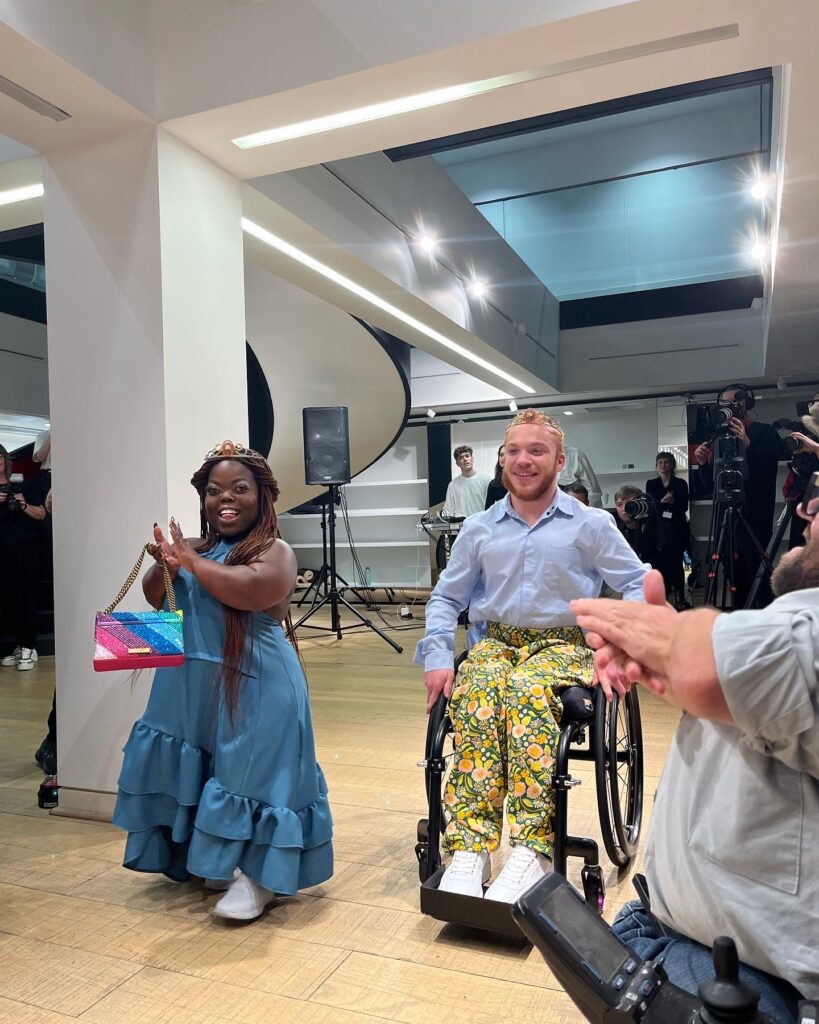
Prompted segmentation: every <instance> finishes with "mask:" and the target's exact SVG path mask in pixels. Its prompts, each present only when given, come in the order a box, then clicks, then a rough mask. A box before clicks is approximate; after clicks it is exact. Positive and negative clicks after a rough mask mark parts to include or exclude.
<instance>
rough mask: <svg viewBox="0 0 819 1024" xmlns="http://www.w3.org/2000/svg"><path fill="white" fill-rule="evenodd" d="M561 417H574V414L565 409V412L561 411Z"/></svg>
mask: <svg viewBox="0 0 819 1024" xmlns="http://www.w3.org/2000/svg"><path fill="white" fill-rule="evenodd" d="M563 415H564V416H574V413H573V412H572V410H571V409H565V410H564V411H563Z"/></svg>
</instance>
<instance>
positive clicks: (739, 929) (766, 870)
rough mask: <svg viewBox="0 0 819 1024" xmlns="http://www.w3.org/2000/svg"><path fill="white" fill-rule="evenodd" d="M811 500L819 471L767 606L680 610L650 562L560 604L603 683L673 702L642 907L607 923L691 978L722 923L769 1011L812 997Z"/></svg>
mask: <svg viewBox="0 0 819 1024" xmlns="http://www.w3.org/2000/svg"><path fill="white" fill-rule="evenodd" d="M817 513H819V474H814V475H813V477H812V479H811V481H810V483H809V485H808V487H807V488H806V491H805V495H804V497H803V499H802V502H800V506H799V514H800V516H801V517H802V519H806V520H807V521H808V523H809V526H808V530H807V537H806V544H805V547H804V548H797V549H794V550H793V551H790V552H788V553H787V554H786V555H784V556H783V558H782V560H781V562H780V564H779V566H778V567H777V569H776V570H775V572H774V574H773V577H772V580H771V582H772V586H773V589H774V591H775V593H776V594H777V595H778V597H777V600H776V601H775V602H774V604H773V605H771V606H770V607H768V608H764V609H755V610H751V611H739V612H735V613H733V614H731V615H724V614H721V613H719V612H717V611H716V610H715V609H713V608H701V609H697V610H694V611H688V612H683V613H682V614H679V613H677V612H675V611H674V610H673V609H671V608H670V607H669V606H668V605H667V604H666V603H665V599H664V598H665V595H664V588H663V585H662V581H661V579H660V577H659V575H658V574H656V573H649V574H648V576H647V577H646V580H645V584H644V593H645V597H646V602H647V603H646V604H640V603H635V602H630V603H629V604H625V603H624V602H619V601H600V600H591V601H590V600H581V601H573V602H572V605H571V608H572V611H573V612H574V613H575V614H576V615H577V621H578V623H579V624H580V625H581V626H582V627H583V629H584V630H586V631H587V632H586V639H587V641H588V643H589V644H590V645H591V646H592V647H594V648H596V650H597V653H596V655H595V663H596V668H597V673H598V678H599V682H600V685H601V686H602V687H603V689H604V690H605V692H606V694H607V695H610V694H611V692H612V690H615V691H617V692H618V693H619V694H623V693H625V692H626V691H627V690H628V689H629V688H630V687H631V686H632V684H633V683H635V682H639V683H640V684H642V685H644V686H646V687H648V688H649V689H650V690H651V691H652V692H653V693H655V694H657V695H658V696H660V697H661V698H662V699H663V700H665V701H667V702H668V703H669V704H671V705H673V706H674V707H677V708H680V709H681V710H682V711H683V712H684V714H683V717H682V720H681V722H680V724H679V726H678V728H677V731H676V733H675V734H674V739H673V742H672V747H671V751H670V753H669V757H668V760H667V762H666V765H665V769H664V772H663V776H662V779H661V781H660V785H659V788H658V790H657V797H656V802H655V805H654V816H653V819H652V823H651V835H650V837H649V842H648V848H647V850H646V868H647V875H648V881H649V889H650V897H651V912H648V911H647V910H646V908H641V906H640V905H639V904H632V905H630V906H628V907H626V908H624V910H623V911H621V913H620V915H619V916H618V919H617V921H616V922H615V925H614V930H615V932H617V933H618V934H619V935H620V937H621V938H623V939H624V941H626V942H627V944H629V945H630V946H632V948H633V949H634V950H635V952H637V953H639V954H640V955H641V956H643V957H646V958H653V957H656V956H658V955H660V954H661V953H662V954H664V956H665V963H664V966H665V969H666V971H667V973H668V975H669V978H670V979H671V981H673V982H674V983H675V984H677V985H679V986H680V987H682V988H684V989H686V990H687V991H689V992H696V989H697V984H698V983H699V981H701V980H702V979H703V978H706V977H709V976H710V972H711V963H710V956H709V953H708V947H710V946H711V944H712V942H713V941H714V938H715V936H717V935H720V934H729V935H731V936H732V937H733V938H734V939H735V940H736V943H737V948H738V950H739V955H740V959H741V961H743V963H744V964H745V965H749V966H746V967H745V968H743V970H742V971H741V974H744V977H745V980H747V981H749V982H750V983H751V984H752V985H753V986H754V987H755V988H757V989H758V990H759V991H761V993H762V1001H761V1005H760V1009H761V1010H763V1012H765V1013H768V1014H770V1015H771V1016H772V1017H773V1018H774V1019H775V1020H777V1021H792V1020H793V1019H794V1011H795V1003H796V998H797V992H794V988H795V989H796V990H798V993H801V995H802V996H803V997H804V998H808V999H816V998H819V955H818V954H817V935H819V858H817V856H816V850H817V848H819V515H817ZM783 979H786V980H783ZM791 986H793V988H791Z"/></svg>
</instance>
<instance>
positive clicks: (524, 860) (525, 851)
mask: <svg viewBox="0 0 819 1024" xmlns="http://www.w3.org/2000/svg"><path fill="white" fill-rule="evenodd" d="M536 858H537V854H536V853H535V851H534V850H530V849H529V847H528V846H516V847H515V848H514V849H513V850H512V856H511V857H510V858H509V860H508V861H507V862H506V864H505V865H504V868H503V871H502V872H501V874H502V875H503V880H504V882H508V883H509V884H510V885H520V883H521V882H522V881H523V876H524V875H525V874H526V872H527V871H528V870H529V868H530V867H531V866H532V864H534V862H535V859H536Z"/></svg>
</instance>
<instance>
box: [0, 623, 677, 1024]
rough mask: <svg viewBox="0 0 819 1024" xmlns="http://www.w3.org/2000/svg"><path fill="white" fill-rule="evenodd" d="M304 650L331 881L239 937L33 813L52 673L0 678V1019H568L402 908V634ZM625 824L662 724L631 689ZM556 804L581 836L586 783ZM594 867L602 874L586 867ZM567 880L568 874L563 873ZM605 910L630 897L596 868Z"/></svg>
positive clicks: (519, 958)
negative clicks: (636, 760) (637, 736)
mask: <svg viewBox="0 0 819 1024" xmlns="http://www.w3.org/2000/svg"><path fill="white" fill-rule="evenodd" d="M393 635H394V636H396V638H397V639H398V640H399V642H400V643H402V644H403V645H404V647H405V650H404V653H403V654H402V655H397V654H395V653H394V652H393V651H392V650H391V649H390V648H389V647H387V646H386V644H384V643H383V642H382V641H381V640H380V639H379V638H378V637H377V636H375V635H374V634H371V633H367V634H356V635H353V634H352V633H350V634H348V635H346V636H345V638H344V640H342V641H341V642H338V641H336V640H335V638H334V637H325V636H318V637H316V636H315V635H314V636H311V637H310V638H306V639H305V640H304V641H303V644H302V651H303V654H304V657H305V660H306V663H307V670H308V678H309V682H310V692H311V697H312V705H313V716H314V723H315V730H316V738H317V744H318V751H319V757H320V759H321V762H322V764H323V767H324V770H325V773H326V775H327V780H328V783H329V786H330V798H331V802H332V807H333V813H334V817H335V823H336V843H335V849H336V865H337V866H336V873H335V876H334V877H333V878H332V879H331V880H330V881H329V882H328V883H326V884H325V885H322V886H319V887H317V888H315V889H312V890H309V891H308V892H305V893H302V894H300V895H299V896H298V897H296V898H283V899H280V900H278V901H277V902H276V903H274V904H273V905H272V906H271V907H270V909H269V910H268V911H267V913H266V914H265V916H264V917H263V918H262V919H261V920H260V921H257V922H254V923H251V924H247V925H238V926H236V925H231V924H229V923H226V922H222V921H218V920H216V919H214V918H213V917H212V916H211V914H210V908H211V906H212V904H213V903H214V902H215V900H216V899H217V898H218V897H217V896H215V895H214V894H212V893H206V892H205V891H204V890H203V889H202V887H201V885H198V884H193V883H191V884H186V885H176V884H174V883H172V882H169V881H167V880H164V879H161V878H155V877H152V876H147V875H138V874H135V873H132V872H128V871H125V870H124V869H123V868H122V867H120V857H121V853H122V846H123V841H122V836H121V833H119V832H118V831H117V830H116V829H114V828H113V827H111V826H107V825H103V824H97V823H91V822H81V821H73V820H68V819H63V818H58V817H52V816H49V815H48V813H47V812H45V811H40V810H38V808H37V805H36V792H37V786H38V785H39V781H40V779H41V777H42V776H41V773H40V772H39V771H38V769H37V767H36V765H35V764H34V762H33V759H32V755H33V752H34V750H35V748H36V747H37V745H38V743H39V742H40V740H41V739H42V736H43V735H44V732H45V728H44V723H45V719H46V716H47V714H48V709H49V705H50V700H51V691H52V687H53V681H54V667H53V659H48V658H44V659H43V660H42V661H41V662H40V663H39V665H38V666H37V668H36V669H35V670H34V671H32V672H29V673H25V674H24V673H18V672H16V671H14V670H13V669H0V1022H2V1024H66V1022H68V1021H76V1020H81V1021H89V1022H94V1024H122V1022H123V1021H128V1022H130V1024H153V1022H157V1024H228V1022H230V1024H257V1022H259V1024H261V1022H264V1024H269V1022H270V1021H277V1022H289V1021H294V1022H299V1024H336V1022H337V1024H356V1022H360V1024H365V1022H369V1024H372V1022H373V1020H375V1021H378V1020H385V1021H400V1022H404V1024H440V1022H441V1021H446V1022H447V1024H483V1022H487V1024H489V1022H492V1024H496V1022H502V1021H509V1022H512V1021H514V1022H518V1021H520V1022H527V1024H528V1022H531V1021H544V1022H553V1024H560V1022H567V1024H568V1022H574V1021H578V1020H580V1019H581V1018H580V1016H579V1015H578V1013H577V1011H576V1010H575V1009H574V1007H573V1006H572V1004H571V1002H570V1001H569V999H568V998H567V997H566V995H565V994H564V993H563V992H562V991H561V989H560V988H559V986H558V985H557V984H556V982H555V981H554V979H553V978H552V976H551V975H550V973H549V972H548V970H547V969H546V967H545V965H544V963H543V961H542V959H541V957H540V956H539V954H537V953H536V952H534V951H533V950H531V949H530V948H528V947H526V946H521V945H517V944H515V943H513V942H510V941H504V940H502V939H495V938H493V937H491V936H488V935H482V934H480V933H474V932H469V931H466V930H461V929H457V928H455V927H453V926H451V925H442V924H440V923H438V922H435V921H432V920H431V919H429V918H425V917H423V916H422V915H421V914H420V913H419V911H418V875H417V867H416V864H415V858H414V853H413V846H414V843H415V828H416V823H417V820H418V818H419V817H421V816H422V815H424V814H425V810H426V809H425V806H424V788H423V776H422V771H421V769H420V768H418V767H417V766H416V761H417V760H418V758H419V757H421V756H422V754H423V744H424V730H425V721H426V718H425V715H424V710H423V684H422V679H421V674H420V670H419V669H418V668H417V667H415V666H413V665H412V664H411V659H412V651H413V648H414V645H415V642H416V640H417V639H418V637H419V636H420V631H418V630H415V631H406V632H400V633H394V634H393ZM641 696H642V700H643V729H644V736H645V757H646V799H645V818H644V822H645V823H646V824H647V822H648V819H649V817H650V814H651V805H652V800H653V793H654V790H655V788H656V784H657V780H658V777H659V773H660V770H661V767H662V763H663V760H664V757H665V754H666V751H667V749H668V743H669V740H670V737H671V733H672V732H673V729H674V726H675V724H676V713H675V712H674V711H673V710H672V709H670V708H668V707H667V706H666V705H664V704H662V703H661V702H659V701H657V700H655V699H654V698H652V697H651V696H650V695H648V694H645V695H642V694H641ZM575 774H580V775H581V776H582V778H583V780H584V784H583V785H582V786H580V787H578V788H577V789H575V790H574V791H573V792H572V797H571V803H570V808H571V809H570V827H571V828H572V830H573V831H575V832H576V833H577V834H588V835H599V828H598V825H597V811H596V800H595V794H594V784H593V779H592V777H591V774H590V773H589V771H588V769H587V766H585V765H583V766H581V768H580V769H579V770H575ZM606 863H607V862H606ZM574 878H575V880H576V879H577V873H575V875H574ZM607 881H608V885H609V895H608V903H607V916H610V915H612V914H613V913H615V912H616V910H617V908H618V907H619V906H620V905H621V904H622V903H623V902H624V901H625V900H627V899H630V898H631V895H632V891H631V887H630V884H629V883H628V882H625V883H623V884H622V885H621V886H620V887H617V885H616V882H617V878H616V873H615V871H614V870H613V869H610V868H608V869H607Z"/></svg>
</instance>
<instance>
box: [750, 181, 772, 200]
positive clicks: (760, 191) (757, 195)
mask: <svg viewBox="0 0 819 1024" xmlns="http://www.w3.org/2000/svg"><path fill="white" fill-rule="evenodd" d="M750 192H751V196H752V197H753V198H754V199H759V200H760V201H761V200H763V199H767V198H768V196H769V195H770V194H771V183H770V181H769V179H768V178H763V177H759V178H757V179H756V181H755V182H754V183H753V185H751V189H750Z"/></svg>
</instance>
